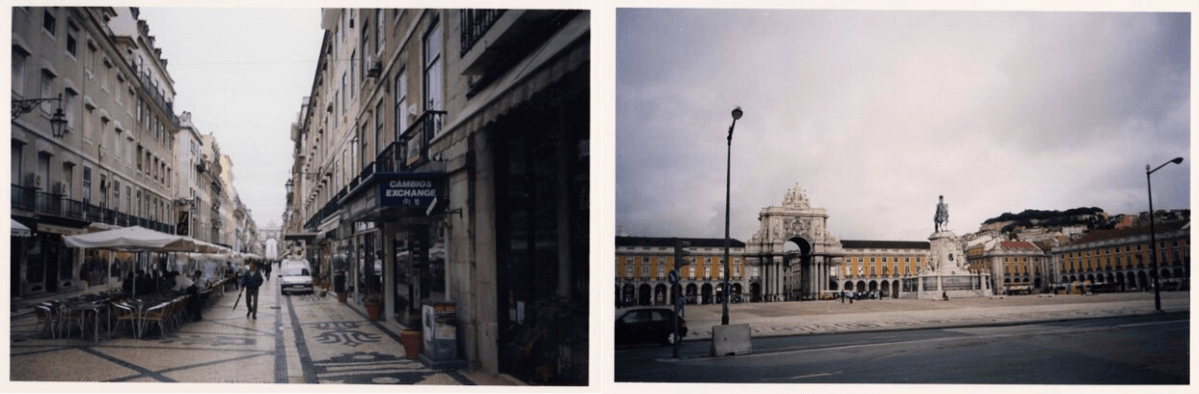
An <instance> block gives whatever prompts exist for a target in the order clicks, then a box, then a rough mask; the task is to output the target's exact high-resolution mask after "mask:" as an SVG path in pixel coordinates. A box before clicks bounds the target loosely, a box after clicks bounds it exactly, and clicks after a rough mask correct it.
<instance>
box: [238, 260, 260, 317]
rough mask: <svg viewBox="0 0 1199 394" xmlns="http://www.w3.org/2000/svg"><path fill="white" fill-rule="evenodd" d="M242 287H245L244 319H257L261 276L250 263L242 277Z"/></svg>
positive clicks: (256, 268)
mask: <svg viewBox="0 0 1199 394" xmlns="http://www.w3.org/2000/svg"><path fill="white" fill-rule="evenodd" d="M241 284H242V286H245V292H246V317H251V316H253V318H254V319H255V320H257V319H258V287H259V286H262V274H261V273H259V272H258V267H256V266H255V265H254V263H253V262H250V264H249V266H248V267H247V268H246V273H245V274H244V275H242V280H241Z"/></svg>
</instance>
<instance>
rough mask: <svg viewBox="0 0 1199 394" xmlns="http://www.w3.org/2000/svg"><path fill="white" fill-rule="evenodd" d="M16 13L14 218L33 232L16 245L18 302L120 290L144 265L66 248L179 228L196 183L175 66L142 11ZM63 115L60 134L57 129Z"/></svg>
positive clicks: (120, 256)
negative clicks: (94, 236)
mask: <svg viewBox="0 0 1199 394" xmlns="http://www.w3.org/2000/svg"><path fill="white" fill-rule="evenodd" d="M11 10H12V20H13V26H12V92H11V95H12V100H13V104H12V107H13V114H12V115H13V116H12V122H11V126H12V135H11V141H10V152H11V158H10V165H11V179H10V182H11V191H12V193H11V195H12V201H11V208H12V209H11V216H12V218H13V220H16V221H18V222H20V223H22V224H23V225H25V226H27V227H29V228H31V229H33V233H32V236H31V237H19V238H18V237H13V238H12V245H13V247H12V248H11V250H10V258H11V260H10V261H12V262H14V264H11V265H10V266H11V278H12V282H11V284H12V292H11V293H12V294H11V295H12V296H14V297H23V296H27V295H36V294H42V293H53V292H60V291H70V290H75V289H79V288H80V287H81V286H83V285H88V284H90V285H95V284H106V283H110V282H112V281H114V280H116V278H120V277H122V276H123V275H124V274H127V273H128V272H129V271H130V270H131V267H132V266H133V264H134V263H135V262H136V260H135V259H136V258H137V256H135V255H133V254H131V253H117V252H108V251H100V250H86V251H84V250H80V249H75V248H67V247H66V245H65V243H64V242H63V238H62V237H63V236H65V235H73V234H80V233H84V232H89V231H97V230H104V229H109V228H115V227H126V226H142V227H146V228H150V229H153V230H157V231H160V232H165V233H176V232H177V231H179V228H178V226H177V219H178V216H177V214H178V212H179V211H180V203H181V202H182V199H181V196H184V195H190V194H189V193H190V192H189V191H188V190H189V189H190V187H191V186H190V182H191V181H190V180H189V181H188V183H189V184H184V183H183V182H182V181H181V180H182V178H181V177H180V176H179V174H180V168H181V166H182V163H181V162H180V161H178V158H179V157H180V155H179V153H180V152H179V148H180V142H179V141H177V137H178V135H179V132H180V120H179V118H178V116H177V115H175V113H174V112H173V104H172V103H173V101H174V97H175V89H174V87H173V86H172V82H171V77H170V74H169V73H168V72H167V67H166V66H167V61H166V59H163V58H162V57H161V50H160V49H159V48H157V47H156V46H155V43H154V37H153V36H152V35H150V29H149V25H148V23H147V22H146V21H144V20H140V19H139V18H138V14H139V12H138V9H137V8H135V7H134V8H131V7H89V8H76V7H13V8H11ZM36 99H54V100H39V101H32V100H36ZM59 110H61V111H62V112H63V116H64V117H65V120H66V127H65V132H64V133H63V134H62V136H61V137H58V136H55V135H53V133H52V130H51V122H50V120H51V119H52V117H53V116H54V114H55V113H56V112H57V111H59ZM183 171H184V172H187V171H188V168H184V170H183ZM181 190H182V191H188V192H181ZM190 230H191V229H188V230H185V231H189V232H190Z"/></svg>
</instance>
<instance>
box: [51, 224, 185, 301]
mask: <svg viewBox="0 0 1199 394" xmlns="http://www.w3.org/2000/svg"><path fill="white" fill-rule="evenodd" d="M63 240H64V241H65V242H66V244H67V246H70V247H73V248H89V249H108V250H119V251H130V252H148V251H157V252H191V251H193V250H195V249H196V248H197V246H196V240H194V239H191V238H189V237H185V236H182V235H171V234H167V233H161V232H158V231H154V230H151V229H148V228H145V227H141V226H133V227H125V228H119V229H114V230H106V231H99V232H94V233H90V234H80V235H70V236H66V237H63ZM133 293H134V294H137V281H136V280H135V281H133Z"/></svg>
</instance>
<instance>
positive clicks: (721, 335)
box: [712, 324, 753, 356]
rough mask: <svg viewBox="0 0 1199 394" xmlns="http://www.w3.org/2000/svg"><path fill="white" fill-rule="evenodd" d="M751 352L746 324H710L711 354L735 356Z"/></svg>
mask: <svg viewBox="0 0 1199 394" xmlns="http://www.w3.org/2000/svg"><path fill="white" fill-rule="evenodd" d="M751 353H753V343H752V340H751V338H750V331H749V325H748V324H730V325H727V326H726V325H716V326H712V356H735V355H745V354H751Z"/></svg>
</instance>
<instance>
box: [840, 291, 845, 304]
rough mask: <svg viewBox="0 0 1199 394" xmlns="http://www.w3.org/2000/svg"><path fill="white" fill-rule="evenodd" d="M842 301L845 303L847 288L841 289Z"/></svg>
mask: <svg viewBox="0 0 1199 394" xmlns="http://www.w3.org/2000/svg"><path fill="white" fill-rule="evenodd" d="M841 303H842V304H844V303H845V290H841Z"/></svg>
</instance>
